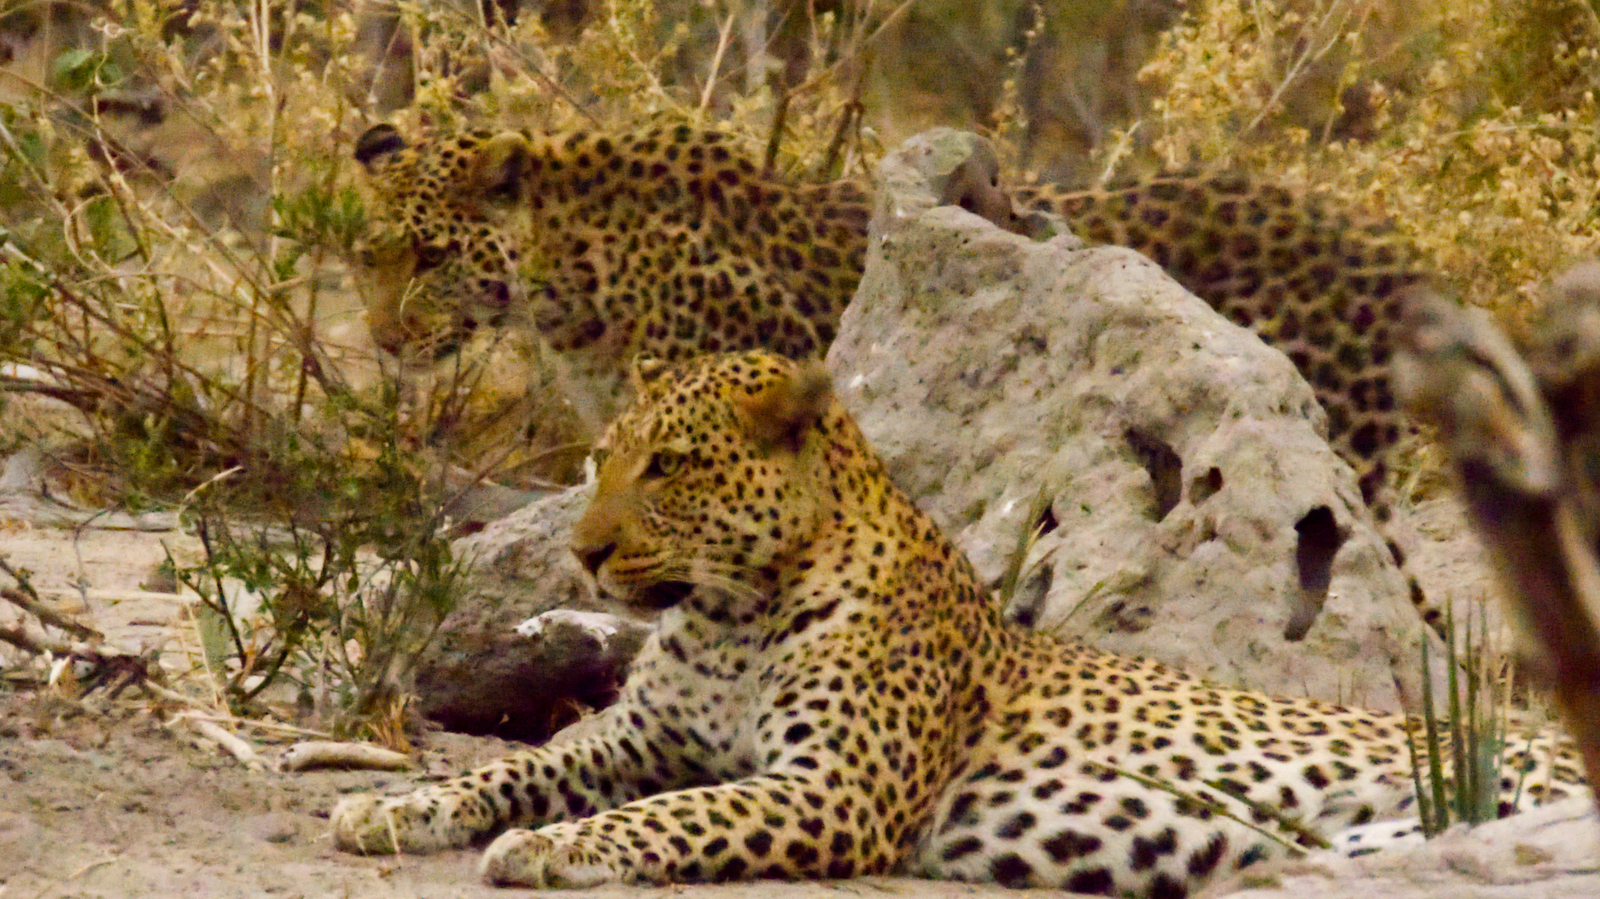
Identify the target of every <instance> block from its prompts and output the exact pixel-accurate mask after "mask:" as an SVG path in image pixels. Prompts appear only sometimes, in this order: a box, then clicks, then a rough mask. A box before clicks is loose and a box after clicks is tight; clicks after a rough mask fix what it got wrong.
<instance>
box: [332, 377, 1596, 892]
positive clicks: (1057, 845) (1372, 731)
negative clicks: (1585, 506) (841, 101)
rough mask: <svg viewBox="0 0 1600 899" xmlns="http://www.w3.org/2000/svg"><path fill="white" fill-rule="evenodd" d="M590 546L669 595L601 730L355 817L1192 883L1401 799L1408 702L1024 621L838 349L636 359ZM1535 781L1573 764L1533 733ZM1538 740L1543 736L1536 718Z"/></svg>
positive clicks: (695, 853) (344, 815)
mask: <svg viewBox="0 0 1600 899" xmlns="http://www.w3.org/2000/svg"><path fill="white" fill-rule="evenodd" d="M634 380H635V394H636V399H635V401H634V403H633V405H631V406H630V407H629V408H628V409H626V410H625V411H624V412H623V413H622V414H621V415H620V417H618V418H617V419H616V421H615V423H614V424H613V425H612V426H611V428H610V430H609V431H608V432H607V433H606V435H605V436H604V437H603V438H602V440H601V441H600V443H599V445H598V446H597V449H596V452H597V456H598V458H599V460H600V462H599V470H598V478H597V483H596V488H595V494H594V497H593V500H592V502H591V504H590V506H589V508H588V510H587V511H586V512H585V514H584V516H583V518H582V519H581V521H580V522H579V523H578V525H577V527H576V529H575V536H574V539H573V552H574V553H575V554H576V556H577V557H578V559H579V560H580V561H581V562H582V563H583V565H584V567H585V568H587V569H588V570H589V571H590V572H591V573H593V575H594V576H595V578H596V579H597V581H598V583H599V585H600V587H601V588H602V590H603V591H604V592H605V593H607V594H609V595H610V596H611V597H613V598H614V599H615V600H616V601H617V602H619V603H620V604H621V605H623V606H625V607H627V608H629V609H632V610H634V611H637V612H641V613H643V612H648V613H653V614H655V615H657V616H658V617H657V619H656V624H655V627H654V631H653V633H652V635H651V637H650V638H649V639H648V641H647V643H646V645H645V648H644V650H643V651H642V652H641V653H640V655H639V657H638V660H637V662H636V663H635V666H634V670H633V672H632V674H631V675H630V677H629V679H628V681H627V684H626V685H625V687H624V691H623V698H622V699H621V700H619V701H618V702H617V703H616V704H615V705H613V706H611V707H610V708H609V709H607V710H606V711H604V712H602V713H601V714H600V716H599V719H598V721H597V722H596V723H597V725H598V726H597V728H596V730H595V731H594V734H595V735H594V736H591V737H589V738H587V739H583V740H579V741H576V742H571V743H568V744H565V745H560V746H549V747H545V748H540V749H534V750H531V751H528V752H522V753H518V754H515V755H512V756H510V757H508V758H506V759H503V760H501V761H499V762H495V763H493V764H490V765H488V766H486V767H483V768H480V769H478V770H476V771H473V772H470V773H468V774H465V775H463V776H461V777H459V778H457V779H455V780H451V781H447V782H445V783H442V784H439V785H435V786H430V787H426V788H423V789H420V790H418V791H416V792H414V793H411V794H409V795H405V796H399V797H394V798H381V797H376V796H358V797H353V798H349V799H346V800H344V801H343V802H341V803H340V804H339V806H338V807H337V808H336V809H334V811H333V815H332V824H333V831H334V838H335V840H336V842H337V844H338V845H339V846H340V847H341V848H343V849H346V850H351V851H357V852H389V851H402V852H427V851H433V850H439V849H444V848H447V847H455V846H465V845H467V844H469V843H470V842H472V841H474V840H477V839H479V838H482V837H487V836H489V835H490V834H492V833H495V832H497V831H499V830H501V829H502V828H504V827H506V826H508V825H509V826H511V827H512V828H523V827H533V828H537V829H534V830H524V829H511V830H507V831H505V832H504V833H502V834H501V835H500V836H499V837H498V838H496V839H495V840H494V841H493V842H492V843H490V844H489V846H488V849H487V851H486V852H485V854H484V857H483V861H482V871H483V873H484V876H485V877H486V878H488V879H489V880H490V881H492V882H494V883H497V884H521V885H528V886H535V887H587V886H593V885H596V884H602V883H611V882H622V883H669V882H697V881H726V880H740V879H751V878H763V877H770V878H791V879H797V878H837V877H849V876H853V875H865V874H887V873H908V874H914V875H920V876H924V877H932V878H945V879H955V880H968V881H997V882H999V883H1002V884H1005V885H1009V886H1039V887H1055V888H1064V889H1069V890H1075V891H1079V892H1085V893H1091V894H1096V895H1108V896H1127V895H1133V896H1150V897H1181V896H1185V895H1189V894H1191V893H1193V892H1195V891H1196V890H1197V889H1198V888H1199V887H1201V886H1202V885H1203V884H1205V883H1207V882H1208V881H1211V880H1213V879H1215V878H1217V877H1218V876H1221V875H1223V874H1226V873H1228V872H1232V871H1235V870H1237V869H1240V868H1244V867H1247V866H1249V865H1251V864H1253V863H1255V862H1257V861H1260V860H1262V859H1265V858H1269V857H1272V856H1275V855H1281V854H1283V853H1284V852H1286V851H1287V850H1288V848H1289V847H1291V846H1297V845H1307V844H1311V843H1314V842H1315V841H1316V838H1317V837H1318V836H1319V835H1328V834H1331V833H1333V832H1334V831H1338V830H1340V829H1341V828H1346V827H1350V826H1353V825H1361V824H1365V823H1368V822H1373V821H1378V820H1383V819H1387V818H1391V817H1395V816H1403V815H1406V814H1407V811H1408V809H1410V808H1411V806H1412V804H1413V798H1412V771H1411V763H1410V760H1409V759H1410V756H1409V751H1408V747H1407V745H1406V744H1407V739H1408V734H1414V733H1416V732H1417V731H1418V730H1419V725H1418V723H1417V722H1415V721H1411V720H1407V719H1405V718H1402V717H1399V716H1394V715H1386V714H1380V713H1375V712H1365V711H1359V710H1354V709H1346V708H1341V707H1337V706H1332V705H1325V704H1322V703H1318V702H1313V701H1309V700H1292V699H1274V698H1271V697H1267V696H1263V695H1258V694H1254V693H1247V692H1241V691H1237V690H1225V689H1219V688H1214V687H1211V686H1208V685H1206V684H1204V683H1202V682H1199V681H1196V680H1192V679H1190V678H1188V677H1185V676H1184V675H1182V674H1179V673H1178V672H1176V671H1173V670H1171V669H1169V668H1166V667H1164V666H1161V665H1157V664H1153V663H1150V662H1145V661H1140V660H1136V659H1131V658H1120V657H1117V656H1113V655H1109V654H1107V653H1103V652H1099V651H1097V650H1093V649H1089V648H1086V647H1083V646H1078V645H1073V644H1069V643H1065V642H1061V641H1059V640H1057V639H1054V638H1052V637H1049V636H1046V635H1044V634H1040V633H1037V632H1032V631H1028V630H1024V629H1020V628H1015V627H1012V626H1008V625H1007V624H1006V623H1005V622H1004V621H1003V619H1002V616H1001V613H1000V611H999V610H998V609H997V608H996V606H995V604H994V603H992V602H990V601H989V599H988V597H987V596H986V595H985V594H984V593H983V591H981V590H980V589H979V588H978V584H977V582H976V580H975V576H974V573H973V569H972V566H971V564H970V563H969V562H968V561H967V559H966V558H965V557H964V556H963V555H962V553H961V551H960V550H958V549H957V548H956V547H955V546H954V545H953V544H952V543H951V542H950V540H949V539H948V538H947V537H946V536H945V535H944V534H943V533H941V532H940V530H939V529H938V527H937V526H935V525H934V523H933V522H932V521H931V520H930V519H929V518H928V516H927V515H925V514H924V513H922V512H921V511H920V510H918V509H917V507H916V506H915V505H913V504H912V503H911V502H910V500H909V499H907V497H906V496H905V495H904V494H902V493H901V492H900V491H899V490H898V489H896V488H895V486H894V485H893V484H892V483H891V481H890V480H889V477H888V476H887V474H886V472H885V469H884V467H883V464H882V463H881V462H880V461H879V459H878V458H877V456H875V455H874V454H873V452H872V450H871V449H870V448H869V447H868V446H867V445H866V443H865V441H864V439H863V438H862V436H861V433H860V432H859V431H858V430H857V428H856V426H855V424H854V422H853V421H852V420H851V419H850V417H849V416H848V415H847V414H846V413H845V412H844V411H843V409H842V408H841V406H840V405H839V404H838V403H837V402H836V401H835V400H834V399H833V398H832V396H831V391H830V388H829V385H828V383H827V380H826V378H825V377H823V376H822V375H821V374H820V371H819V369H818V367H817V366H816V364H815V363H799V362H794V361H791V360H788V359H785V358H783V357H781V356H778V355H775V354H772V353H768V352H752V353H747V354H743V355H717V356H707V357H700V358H698V359H694V360H691V361H689V362H686V363H680V364H677V365H675V366H668V365H667V364H665V363H660V362H656V361H650V362H645V363H641V364H640V366H639V367H638V368H637V369H636V374H635V378H634ZM1534 743H1535V744H1536V745H1533V746H1531V747H1530V748H1529V752H1530V753H1531V756H1530V755H1519V756H1518V758H1516V759H1513V765H1514V766H1519V767H1522V768H1525V769H1526V771H1527V773H1526V775H1525V777H1524V779H1523V781H1522V783H1521V785H1520V790H1519V789H1518V785H1517V784H1516V783H1514V780H1515V778H1508V779H1507V783H1506V784H1505V786H1506V792H1505V796H1506V799H1505V802H1504V803H1503V806H1504V809H1505V810H1506V811H1508V812H1509V811H1510V810H1511V809H1512V799H1511V797H1512V796H1513V795H1515V796H1518V797H1520V798H1521V799H1523V800H1524V801H1526V800H1528V799H1529V798H1531V797H1543V798H1554V797H1557V796H1562V795H1565V794H1567V793H1568V792H1569V791H1572V790H1575V789H1577V788H1578V785H1579V783H1580V782H1581V778H1579V776H1578V775H1577V774H1576V773H1575V766H1574V763H1573V756H1572V751H1571V749H1570V746H1569V745H1568V744H1566V743H1565V742H1564V741H1561V740H1559V739H1558V738H1556V737H1554V736H1552V735H1550V734H1544V735H1541V736H1539V737H1538V738H1537V739H1536V740H1535V741H1534ZM1516 745H1518V746H1529V744H1527V743H1517V744H1516Z"/></svg>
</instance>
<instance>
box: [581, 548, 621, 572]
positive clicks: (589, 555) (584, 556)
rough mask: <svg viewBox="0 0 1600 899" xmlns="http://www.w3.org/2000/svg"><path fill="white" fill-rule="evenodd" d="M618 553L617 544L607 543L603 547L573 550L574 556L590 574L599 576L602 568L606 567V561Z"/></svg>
mask: <svg viewBox="0 0 1600 899" xmlns="http://www.w3.org/2000/svg"><path fill="white" fill-rule="evenodd" d="M616 551H617V545H616V544H615V543H607V544H604V545H602V546H574V547H573V548H572V554H573V555H575V556H577V557H578V561H579V562H582V563H583V567H584V568H586V569H588V571H589V573H590V574H599V573H600V566H601V565H604V564H605V562H606V560H607V559H609V558H611V554H612V553H614V552H616Z"/></svg>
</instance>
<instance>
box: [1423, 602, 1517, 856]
mask: <svg viewBox="0 0 1600 899" xmlns="http://www.w3.org/2000/svg"><path fill="white" fill-rule="evenodd" d="M1445 621H1446V633H1447V634H1448V638H1447V640H1446V649H1447V652H1448V656H1449V659H1448V661H1449V664H1448V666H1447V669H1446V670H1447V671H1448V675H1447V677H1446V685H1447V689H1448V691H1449V696H1448V697H1447V698H1446V702H1445V708H1444V710H1443V711H1441V710H1440V709H1439V708H1438V707H1437V704H1436V703H1435V697H1434V691H1433V678H1432V677H1431V663H1432V659H1431V658H1430V654H1429V651H1428V642H1427V641H1426V640H1424V641H1423V642H1422V649H1421V660H1422V718H1421V720H1420V722H1418V725H1417V727H1418V729H1419V730H1420V733H1418V732H1414V733H1413V734H1412V739H1411V740H1410V742H1409V743H1408V746H1409V748H1410V750H1411V771H1412V780H1413V782H1414V785H1415V789H1416V792H1417V814H1418V817H1420V818H1421V821H1422V832H1423V833H1424V834H1426V835H1427V836H1430V837H1431V836H1434V835H1435V834H1438V833H1441V832H1443V831H1444V830H1445V829H1446V828H1448V827H1449V826H1450V825H1451V824H1454V823H1458V822H1465V823H1468V824H1481V823H1483V822H1485V821H1493V820H1495V819H1496V818H1498V817H1499V813H1500V778H1501V756H1502V754H1503V753H1504V751H1505V748H1506V728H1507V711H1508V703H1507V701H1506V699H1505V697H1504V696H1503V693H1502V690H1501V688H1500V685H1501V683H1502V677H1501V676H1500V672H1499V670H1498V661H1499V658H1500V656H1499V654H1497V653H1494V652H1492V651H1491V648H1490V645H1489V634H1488V626H1487V617H1486V616H1485V614H1484V610H1483V609H1482V607H1481V606H1480V608H1479V609H1478V612H1477V614H1476V615H1472V616H1469V617H1468V619H1467V622H1466V627H1465V633H1464V634H1462V635H1461V637H1460V638H1458V637H1457V635H1456V626H1455V625H1456V622H1455V613H1454V609H1453V608H1450V609H1447V610H1446V616H1445ZM1474 622H1476V625H1477V627H1476V631H1475V630H1474ZM1419 741H1420V742H1421V745H1420V747H1419V746H1418V743H1419ZM1513 801H1515V800H1513Z"/></svg>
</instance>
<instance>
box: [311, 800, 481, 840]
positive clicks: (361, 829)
mask: <svg viewBox="0 0 1600 899" xmlns="http://www.w3.org/2000/svg"><path fill="white" fill-rule="evenodd" d="M482 817H484V814H483V812H482V810H477V809H474V807H473V804H472V803H470V802H467V801H465V800H464V798H463V797H459V796H443V797H440V796H430V795H428V793H427V791H418V792H416V793H411V794H409V795H406V796H390V797H385V796H373V795H362V796H351V797H348V798H346V799H344V800H342V801H340V803H339V804H338V805H336V806H334V809H333V812H332V813H331V814H330V815H329V816H328V818H329V821H330V823H331V824H332V825H333V841H334V844H335V845H337V846H338V847H339V848H340V849H343V850H344V851H346V852H355V853H360V854H362V855H387V854H389V853H401V852H415V853H424V852H437V851H439V850H441V849H450V848H453V847H457V846H465V845H467V844H468V843H470V842H472V838H473V836H474V835H475V834H476V833H478V832H479V830H480V828H478V827H476V826H475V825H481V824H482V822H480V821H479V820H478V819H479V818H482ZM489 817H490V818H491V819H492V817H493V815H492V812H490V813H489ZM490 823H491V824H492V821H491V822H490ZM482 829H486V828H482Z"/></svg>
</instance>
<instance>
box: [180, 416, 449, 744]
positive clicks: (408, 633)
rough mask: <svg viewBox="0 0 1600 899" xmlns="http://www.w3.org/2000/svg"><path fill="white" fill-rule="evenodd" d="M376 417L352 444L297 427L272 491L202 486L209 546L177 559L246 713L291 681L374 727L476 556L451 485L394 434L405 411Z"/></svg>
mask: <svg viewBox="0 0 1600 899" xmlns="http://www.w3.org/2000/svg"><path fill="white" fill-rule="evenodd" d="M391 408H392V407H391ZM371 418H372V423H373V428H372V430H370V431H369V432H367V433H365V434H363V435H361V437H360V438H359V439H358V440H356V441H353V442H352V443H350V444H348V445H347V446H346V447H345V448H344V449H343V450H339V451H334V450H330V449H329V448H328V447H326V446H324V445H322V444H321V443H320V442H318V441H316V440H309V439H306V438H305V437H303V436H301V435H298V434H293V433H290V434H288V435H286V436H285V437H284V439H283V440H282V441H280V442H279V443H278V445H276V446H275V447H274V452H273V453H272V455H271V458H270V461H269V463H268V464H269V465H270V466H271V467H272V468H273V470H274V471H275V472H276V477H275V478H274V479H273V481H272V485H271V489H270V491H263V490H262V489H261V485H260V484H258V483H243V484H240V485H238V486H234V485H231V484H230V483H229V481H228V478H227V477H226V476H223V477H219V478H218V479H217V480H216V481H214V482H213V483H211V484H208V485H206V486H205V487H203V488H202V489H201V490H199V491H196V493H195V494H193V495H192V498H191V499H192V503H191V506H190V516H191V518H192V521H193V523H194V527H195V530H196V532H197V533H198V535H199V536H200V539H201V543H202V545H203V547H204V550H205V558H204V559H203V561H202V562H200V563H199V564H197V565H194V566H177V565H176V564H174V571H175V574H176V576H177V578H178V580H179V581H180V582H181V583H183V584H184V585H185V586H187V587H188V588H190V589H191V590H193V591H194V592H195V593H196V594H197V595H199V596H200V597H201V600H202V602H203V603H204V606H203V609H204V611H203V613H202V615H201V620H200V627H201V634H202V643H203V644H204V649H205V654H206V660H207V663H208V667H209V668H210V669H211V671H212V673H213V675H214V676H216V677H217V679H218V680H219V681H220V682H221V683H222V684H223V685H224V688H225V689H224V694H225V696H226V698H227V699H228V701H229V702H230V704H231V705H233V706H234V708H235V711H239V712H245V711H249V710H250V707H251V704H252V703H254V702H255V701H256V700H257V699H258V698H259V697H261V696H263V694H266V693H267V691H269V690H271V689H272V688H274V687H278V686H282V685H289V686H291V687H292V688H293V690H294V695H295V698H296V699H297V701H298V703H299V705H301V706H302V707H306V706H309V707H310V708H311V709H312V710H313V711H314V712H315V715H316V717H317V718H318V719H319V720H320V721H322V722H324V723H325V724H326V725H327V726H329V727H330V728H332V729H333V730H335V731H336V732H341V733H347V734H352V735H360V734H362V733H363V732H364V731H365V732H368V733H369V734H370V732H373V731H376V730H378V729H379V728H378V727H377V724H378V723H379V722H381V721H382V720H383V719H384V717H385V716H386V715H387V713H388V708H389V706H390V705H391V704H392V703H393V702H394V701H395V700H396V699H397V697H398V689H399V687H400V685H401V684H402V683H403V682H404V679H405V675H406V674H407V672H408V671H409V670H410V666H411V665H412V663H413V661H414V660H415V659H416V657H417V655H418V654H419V653H420V652H421V650H422V649H423V648H424V647H425V646H426V645H427V643H428V642H429V641H430V640H431V639H432V637H433V635H434V633H435V631H437V629H438V627H439V624H440V623H441V622H442V621H443V619H444V616H445V614H446V613H447V612H448V611H449V610H450V608H451V605H452V602H453V598H454V596H455V594H456V592H457V589H456V588H457V584H458V581H459V578H460V574H461V572H462V570H463V566H462V565H461V563H460V562H458V561H457V560H456V559H455V558H454V556H453V555H452V553H451V549H450V543H449V534H448V530H447V522H446V519H445V515H444V511H443V507H442V504H441V501H440V497H442V496H443V495H444V492H443V490H442V489H441V487H440V485H438V484H431V483H428V482H427V481H425V480H424V479H422V478H419V477H418V476H417V475H415V474H413V472H412V470H411V466H410V463H409V460H407V459H406V458H404V457H403V456H402V455H401V453H400V451H399V450H398V449H397V443H396V441H394V440H393V439H385V438H386V437H392V429H393V427H394V418H393V417H392V416H387V417H385V416H381V415H380V416H371ZM241 508H251V509H253V510H255V512H256V514H252V515H248V516H246V515H242V514H241V512H240V510H241ZM241 519H248V520H245V521H244V522H243V523H241Z"/></svg>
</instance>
